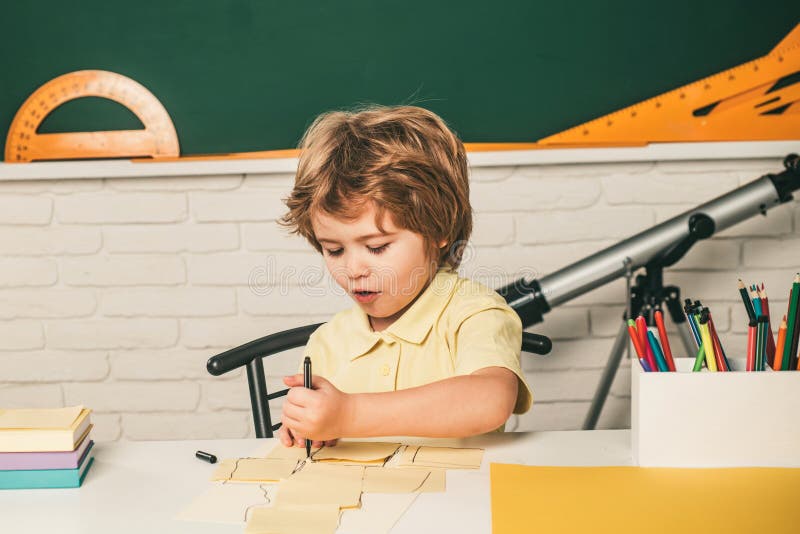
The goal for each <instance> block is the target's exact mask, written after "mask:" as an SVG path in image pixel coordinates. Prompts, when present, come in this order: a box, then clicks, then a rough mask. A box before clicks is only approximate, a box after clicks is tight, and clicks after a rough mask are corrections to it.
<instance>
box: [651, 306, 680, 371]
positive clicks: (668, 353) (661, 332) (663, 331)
mask: <svg viewBox="0 0 800 534" xmlns="http://www.w3.org/2000/svg"><path fill="white" fill-rule="evenodd" d="M654 315H655V319H656V327H658V337H660V338H661V347H662V348H663V349H664V359H665V360H666V361H667V368H668V369H669V370H670V371H673V372H674V371H675V361H674V360H673V359H672V349H670V347H669V338H668V337H667V328H666V326H664V313H663V312H662V311H661V310H656V312H655V314H654Z"/></svg>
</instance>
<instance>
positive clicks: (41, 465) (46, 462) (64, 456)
mask: <svg viewBox="0 0 800 534" xmlns="http://www.w3.org/2000/svg"><path fill="white" fill-rule="evenodd" d="M86 434H87V435H86V436H84V438H83V440H82V441H81V442H80V443H79V444H78V447H77V448H76V449H75V450H74V451H65V452H0V471H16V470H30V469H77V467H78V464H79V463H80V459H81V457H82V456H83V453H84V452H85V451H86V450H87V449H89V448H91V447H92V445H94V441H92V440H91V439H90V438H89V436H88V434H89V433H88V432H87V433H86Z"/></svg>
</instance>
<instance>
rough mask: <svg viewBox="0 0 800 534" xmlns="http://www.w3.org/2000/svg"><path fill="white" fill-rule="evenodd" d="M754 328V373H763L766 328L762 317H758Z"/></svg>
mask: <svg viewBox="0 0 800 534" xmlns="http://www.w3.org/2000/svg"><path fill="white" fill-rule="evenodd" d="M757 323H758V324H757V326H756V365H755V370H756V371H763V370H764V345H765V343H764V341H765V340H766V332H765V330H766V326H767V323H765V322H764V316H763V315H762V316H760V317H759V318H758V322H757Z"/></svg>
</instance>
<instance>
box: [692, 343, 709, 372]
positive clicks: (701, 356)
mask: <svg viewBox="0 0 800 534" xmlns="http://www.w3.org/2000/svg"><path fill="white" fill-rule="evenodd" d="M705 358H706V351H705V348H704V347H703V345H700V348H699V349H698V350H697V357H695V359H694V367H692V372H693V373H696V372H697V371H699V370H701V369H702V368H703V361H705Z"/></svg>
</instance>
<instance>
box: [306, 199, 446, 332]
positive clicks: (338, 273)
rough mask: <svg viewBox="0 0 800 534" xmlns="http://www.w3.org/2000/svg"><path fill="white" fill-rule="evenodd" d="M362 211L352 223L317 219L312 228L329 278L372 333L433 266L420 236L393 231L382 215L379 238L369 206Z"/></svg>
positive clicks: (399, 310) (401, 307) (408, 300)
mask: <svg viewBox="0 0 800 534" xmlns="http://www.w3.org/2000/svg"><path fill="white" fill-rule="evenodd" d="M364 207H365V209H364V211H363V213H362V214H361V215H360V216H359V217H358V218H357V219H355V220H342V219H337V218H335V217H332V216H330V215H328V214H325V213H317V214H315V215H314V217H313V218H312V227H313V229H314V235H315V236H316V238H317V241H319V242H320V244H321V245H322V255H323V257H324V258H325V263H326V265H327V267H328V271H330V273H331V276H333V279H334V280H336V283H337V284H339V286H341V287H342V288H343V289H344V290H345V291H347V294H348V295H350V296H351V297H352V298H353V300H355V301H356V302H357V303H358V305H359V306H361V308H362V309H363V310H364V312H365V313H366V314H367V315H369V317H370V322H371V323H372V328H373V330H375V331H380V330H384V329H385V328H387V327H388V326H389V325H391V324H392V323H393V322H394V321H395V320H397V319H398V318H399V317H400V316H401V315H402V314H403V312H404V311H405V310H406V309H407V308H408V307H409V306H410V305H411V304H412V303H413V302H414V300H415V299H416V297H417V296H418V295H419V294H420V293H421V292H422V290H424V289H425V288H426V287H427V285H428V283H429V282H430V280H431V279H432V278H433V276H434V275H435V274H436V270H437V266H436V263H435V262H433V261H431V260H429V258H428V255H427V254H426V250H425V240H424V239H423V237H422V236H421V235H420V234H417V233H415V232H412V231H410V230H405V229H400V228H398V227H397V226H395V224H394V221H393V220H392V217H391V216H390V215H389V214H388V213H385V214H384V219H383V221H382V226H383V229H384V231H385V232H386V233H383V234H382V233H381V231H380V230H379V229H378V227H377V226H376V225H375V214H376V211H375V206H374V205H373V203H372V202H366V203H365V205H364ZM442 246H443V245H442Z"/></svg>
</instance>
